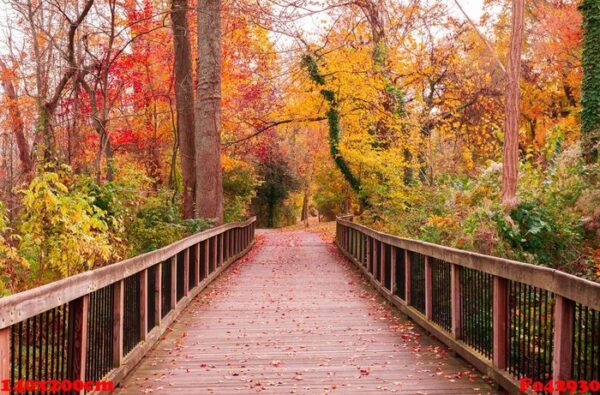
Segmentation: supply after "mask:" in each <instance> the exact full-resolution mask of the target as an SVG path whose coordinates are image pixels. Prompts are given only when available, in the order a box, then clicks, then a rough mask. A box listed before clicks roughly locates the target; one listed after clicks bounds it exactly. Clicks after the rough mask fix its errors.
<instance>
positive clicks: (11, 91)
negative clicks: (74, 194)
mask: <svg viewBox="0 0 600 395" xmlns="http://www.w3.org/2000/svg"><path fill="white" fill-rule="evenodd" d="M0 68H1V71H2V89H4V93H5V94H6V98H7V103H6V107H7V108H8V118H9V121H10V128H11V130H12V132H13V134H14V136H15V140H16V142H17V149H18V150H19V160H20V161H21V171H22V173H23V175H24V176H25V177H26V178H27V177H29V176H30V175H31V173H32V171H33V159H32V158H31V152H30V150H29V144H27V139H26V138H25V126H24V124H23V118H22V116H21V109H20V108H19V102H18V98H17V92H16V91H15V86H14V85H13V83H12V81H11V80H10V78H9V73H8V68H7V67H6V65H5V64H4V62H2V61H1V60H0Z"/></svg>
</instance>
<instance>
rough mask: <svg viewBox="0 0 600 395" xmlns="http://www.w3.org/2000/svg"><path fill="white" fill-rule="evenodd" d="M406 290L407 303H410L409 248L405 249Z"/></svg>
mask: <svg viewBox="0 0 600 395" xmlns="http://www.w3.org/2000/svg"><path fill="white" fill-rule="evenodd" d="M404 292H405V293H406V295H405V301H406V304H407V305H410V302H411V295H410V254H409V253H408V250H404Z"/></svg>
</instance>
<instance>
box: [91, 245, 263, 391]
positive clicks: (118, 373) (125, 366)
mask: <svg viewBox="0 0 600 395" xmlns="http://www.w3.org/2000/svg"><path fill="white" fill-rule="evenodd" d="M253 244H254V243H252V244H251V245H249V246H248V248H246V249H245V250H243V251H241V252H240V253H239V254H237V255H235V256H232V259H231V260H230V261H228V262H227V264H225V265H224V266H222V267H220V268H219V269H218V270H217V271H216V272H215V273H213V274H211V275H210V276H208V277H207V278H206V279H205V281H203V282H202V283H200V284H199V285H198V286H197V287H196V288H194V289H193V290H191V291H190V296H189V297H187V298H183V299H182V300H181V302H180V303H179V304H178V305H177V307H175V309H174V310H172V311H171V312H169V314H167V315H166V316H165V318H164V319H163V320H161V325H157V326H156V327H154V329H152V331H150V332H149V333H148V337H147V339H146V341H144V342H140V343H139V344H138V345H137V346H136V347H135V348H134V349H133V350H132V351H131V352H130V353H128V354H127V356H126V357H125V358H124V360H123V363H122V365H121V366H120V367H118V368H116V369H113V370H112V371H111V372H110V373H108V374H107V375H106V376H105V377H104V378H103V379H104V380H106V381H112V382H114V384H115V386H116V385H117V384H119V383H120V382H121V381H122V380H123V379H124V378H125V377H126V376H127V375H128V374H129V373H130V372H131V371H132V370H133V369H134V368H135V367H136V366H137V365H138V363H139V362H140V360H142V358H143V357H144V356H145V355H146V354H147V353H148V352H149V351H150V350H151V349H152V348H153V347H154V345H155V344H156V343H157V342H158V341H159V339H160V338H161V337H162V336H163V335H164V333H165V332H166V331H167V330H168V329H169V326H170V325H171V324H172V323H173V322H174V321H175V319H176V318H177V317H179V316H180V314H181V313H182V312H183V311H184V310H185V308H186V307H187V306H188V304H189V303H190V302H191V301H192V300H193V299H194V298H195V297H196V296H197V295H198V294H199V293H200V292H202V291H203V290H204V289H206V287H207V286H208V285H209V284H211V283H212V282H213V281H214V280H215V279H217V278H218V277H219V276H220V275H221V273H222V272H223V271H225V270H226V269H227V268H228V267H229V266H230V265H231V264H233V263H234V262H235V261H236V260H237V259H239V258H240V257H242V256H244V255H245V254H246V253H248V251H250V249H251V248H252V246H253ZM159 272H160V270H159ZM159 300H160V299H159ZM159 312H160V311H159ZM191 392H192V393H193V391H191Z"/></svg>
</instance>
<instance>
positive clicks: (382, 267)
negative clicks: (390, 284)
mask: <svg viewBox="0 0 600 395" xmlns="http://www.w3.org/2000/svg"><path fill="white" fill-rule="evenodd" d="M379 282H380V283H381V286H382V287H383V288H385V243H384V242H383V241H382V242H380V243H379Z"/></svg>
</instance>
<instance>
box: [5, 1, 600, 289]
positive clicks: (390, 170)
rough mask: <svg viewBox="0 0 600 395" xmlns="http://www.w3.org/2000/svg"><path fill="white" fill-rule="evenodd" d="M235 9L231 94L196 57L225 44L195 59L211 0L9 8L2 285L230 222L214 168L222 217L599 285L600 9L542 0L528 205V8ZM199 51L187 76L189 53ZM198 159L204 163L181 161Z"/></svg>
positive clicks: (224, 47)
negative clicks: (509, 103) (390, 239)
mask: <svg viewBox="0 0 600 395" xmlns="http://www.w3.org/2000/svg"><path fill="white" fill-rule="evenodd" d="M217 3H219V2H211V4H212V6H213V8H212V9H211V10H212V11H211V12H217V11H219V12H220V15H221V18H220V22H221V24H220V29H221V34H220V41H219V44H220V46H221V50H220V55H221V59H220V67H221V72H220V73H219V76H220V91H219V92H220V97H219V98H217V97H216V96H218V94H217V93H214V92H217V90H214V92H213V93H214V94H210V92H209V93H207V91H200V90H198V89H197V88H198V83H199V81H205V82H206V76H207V75H209V74H208V72H207V71H206V70H205V69H203V68H199V67H198V65H199V63H198V62H197V61H198V59H199V50H200V51H207V50H210V48H213V47H214V45H212V44H211V45H212V46H211V45H209V46H208V47H207V46H206V45H200V46H199V45H198V44H199V41H198V37H199V36H198V32H204V33H203V34H207V32H206V30H207V29H206V26H198V22H199V21H201V20H202V18H200V19H199V18H198V11H197V10H198V7H203V6H206V4H204V3H199V4H197V3H196V2H195V1H187V2H186V1H182V0H178V1H176V2H173V4H171V3H168V4H167V3H161V2H154V1H151V0H125V1H123V2H117V1H115V0H109V1H105V2H97V1H94V0H87V1H85V0H68V1H66V2H62V3H60V4H59V3H56V2H44V1H42V2H38V1H33V0H27V1H16V0H14V1H13V0H10V1H8V3H7V10H6V12H7V13H8V15H9V16H10V17H11V20H12V21H14V25H13V26H10V28H9V29H7V31H6V33H5V35H4V37H3V39H2V40H3V43H4V46H3V51H2V55H1V56H0V79H1V82H2V91H1V100H2V103H3V106H2V108H1V109H0V113H1V117H0V122H1V124H2V130H3V131H4V133H3V135H2V140H1V141H0V158H2V161H1V166H0V187H1V195H0V197H1V200H2V210H1V211H2V213H1V215H0V275H1V276H2V277H1V278H0V292H14V291H17V290H19V289H22V288H23V287H24V284H26V283H28V284H30V283H32V282H33V283H34V284H41V283H44V282H47V281H51V280H54V279H56V278H60V277H63V276H66V275H71V274H73V273H77V272H79V271H82V270H87V269H89V268H93V267H97V266H101V265H105V264H110V263H112V262H115V261H117V260H119V259H122V258H124V257H127V256H131V255H134V254H137V253H140V252H143V251H147V250H150V249H154V248H157V247H160V246H161V245H164V244H166V243H169V242H172V241H174V240H176V239H178V238H180V237H183V236H184V235H186V234H189V233H190V232H194V231H197V230H200V229H204V228H205V227H208V226H211V225H212V223H213V222H212V221H214V218H193V217H195V216H196V217H197V216H198V215H194V214H199V213H200V211H199V210H196V211H194V210H193V208H194V206H193V204H194V200H198V197H199V195H200V198H201V197H203V196H204V195H205V194H204V193H203V192H201V191H204V190H208V189H206V185H205V184H204V183H207V182H208V181H207V180H208V179H210V178H212V177H211V175H212V174H214V175H215V177H214V178H215V179H216V178H217V177H216V175H217V174H218V175H219V177H221V176H222V193H221V192H220V191H219V188H217V190H215V191H216V192H215V193H217V195H215V196H217V197H222V199H223V207H222V212H223V216H224V220H225V221H233V220H239V219H242V218H244V217H246V216H248V215H251V214H257V215H258V216H259V223H261V224H263V225H265V226H283V225H289V224H292V223H294V222H296V221H298V220H299V219H300V217H301V216H303V217H304V218H306V217H307V216H314V215H319V216H320V218H321V219H323V220H327V219H329V220H331V219H333V218H334V217H335V215H336V214H339V213H342V212H354V213H355V214H357V215H360V216H361V217H360V220H361V221H363V222H365V223H368V224H369V225H372V226H375V227H378V228H381V229H385V230H386V231H390V232H393V233H397V234H401V235H403V236H406V237H412V238H421V239H425V240H429V241H432V242H436V243H443V244H447V245H451V246H455V247H458V248H464V249H470V250H476V251H481V252H485V253H490V254H496V255H501V256H506V257H511V258H516V259H520V260H526V261H529V262H532V263H536V264H543V265H547V266H552V267H557V268H561V269H563V270H568V271H571V272H574V273H577V274H580V275H584V276H587V277H589V278H596V275H597V272H598V271H599V270H600V262H599V260H600V240H599V239H600V211H599V210H598V207H600V188H599V185H598V184H599V181H598V180H599V173H600V167H599V165H598V156H597V150H598V147H597V145H598V139H597V131H598V127H597V126H598V125H597V123H598V122H597V119H598V118H599V114H598V109H597V97H596V96H598V89H597V88H598V87H597V86H596V85H598V84H597V82H596V80H597V78H598V77H597V75H596V74H598V73H597V72H596V70H597V69H598V67H600V66H599V64H600V59H599V58H598V56H597V55H598V54H597V53H596V52H597V51H596V47H597V46H598V40H597V39H596V38H597V37H596V36H597V35H598V32H597V31H598V29H600V27H599V26H600V25H599V24H600V22H599V20H598V15H597V14H598V9H597V8H598V7H597V6H596V5H595V2H594V1H582V2H579V1H570V0H569V1H556V0H544V1H536V2H526V9H525V16H524V22H523V26H522V27H523V37H524V39H523V40H522V43H521V48H520V62H521V66H520V67H519V68H518V69H519V71H520V78H519V79H518V85H519V86H518V93H519V95H520V105H519V106H518V108H516V109H514V108H513V109H514V110H515V111H517V112H518V113H515V116H516V118H515V119H514V121H515V122H513V124H514V123H516V126H517V133H518V136H516V137H517V138H516V141H514V143H515V145H516V150H517V157H516V159H517V162H516V163H515V166H516V167H515V170H518V178H517V181H516V199H515V201H514V204H512V205H511V206H510V207H507V206H506V205H502V204H501V199H502V190H501V185H502V172H503V146H504V145H505V142H506V126H505V122H504V120H505V108H506V106H505V96H506V95H505V93H506V88H507V85H506V81H507V78H506V74H505V73H506V71H505V68H504V67H503V66H502V65H507V64H508V63H509V62H508V58H509V51H510V48H511V45H510V42H511V21H512V12H513V7H512V2H508V1H499V0H487V1H486V2H485V6H484V9H483V14H482V16H481V18H476V19H475V21H474V23H475V24H476V26H475V27H476V28H477V30H476V29H474V28H473V26H472V25H471V24H469V23H468V22H467V21H466V20H465V18H464V17H463V15H462V14H461V13H460V12H458V11H457V9H456V7H455V6H454V2H452V1H445V0H435V1H410V2H403V1H396V0H385V1H372V0H360V1H359V0H356V1H349V2H340V1H335V0H327V1H323V2H315V3H314V4H313V3H312V2H311V4H304V5H301V4H299V2H286V3H285V4H283V3H282V4H277V5H275V4H270V5H269V6H266V5H265V4H264V3H263V2H257V1H254V0H243V1H229V0H228V1H223V2H220V7H218V8H215V7H216V6H215V4H217ZM300 3H301V2H300ZM464 3H466V2H464ZM172 10H175V11H176V12H175V13H172ZM315 22H316V23H315ZM173 23H176V24H178V26H186V29H187V30H188V33H186V34H180V35H177V34H176V33H177V32H178V31H180V30H177V29H175V30H174V26H173ZM203 27H204V29H202V28H203ZM176 28H177V26H176ZM213 30H214V29H213ZM478 31H479V33H478ZM174 32H175V36H174ZM208 33H210V32H208ZM482 36H483V39H482ZM174 39H176V40H178V41H176V42H177V43H178V44H177V45H178V47H174ZM186 40H188V41H187V44H189V47H188V46H186V45H187V44H186ZM207 43H208V42H205V41H202V40H200V44H207ZM513 44H514V43H513ZM513 47H516V45H513ZM187 52H189V53H190V55H191V56H190V59H189V60H190V62H187V63H185V64H183V69H182V70H183V71H182V73H179V74H178V73H177V66H181V65H182V64H181V63H177V62H175V56H176V54H178V55H177V56H185V54H186V53H187ZM181 54H183V55H181ZM202 59H204V58H202ZM190 67H191V73H190V70H189V68H190ZM180 71H181V70H180ZM186 78H188V80H187V81H188V82H189V84H188V85H186V86H185V92H186V93H185V95H182V96H181V95H178V94H177V92H176V87H177V86H179V87H181V81H186ZM214 80H215V77H214V75H212V77H211V78H209V79H208V82H211V81H212V82H215V81H214ZM513 82H514V81H513ZM215 84H216V82H215ZM211 86H212V87H216V85H214V86H213V85H211ZM514 86H515V84H513V87H514ZM215 89H216V88H215ZM180 93H181V92H180ZM199 93H202V96H201V97H200V96H199ZM186 95H187V96H186ZM185 97H191V101H187V102H186V101H185ZM200 98H201V99H202V100H204V101H203V102H202V103H205V102H206V101H207V100H208V101H209V102H210V106H212V108H213V110H215V111H212V112H211V114H212V115H215V114H216V113H219V114H220V121H219V122H218V123H217V124H214V125H213V124H211V123H210V122H208V121H207V120H206V119H205V120H203V122H204V124H203V125H204V126H202V127H200V128H199V127H198V122H199V121H198V116H197V115H198V114H201V113H202V111H203V110H205V109H206V108H208V107H209V105H208V104H200V103H201V102H200V101H199V99H200ZM178 100H179V102H178ZM217 102H219V103H220V105H217V104H215V103H217ZM513 107H514V106H513ZM217 109H218V111H216V110H217ZM184 111H187V114H188V115H189V114H190V112H192V111H195V115H196V117H195V118H196V119H194V117H185V116H184ZM217 118H218V117H216V118H211V119H217ZM213 123H214V122H213ZM207 125H208V126H207ZM192 126H195V131H194V133H195V135H194V136H190V135H184V134H182V133H183V132H184V130H187V131H189V130H191V129H192ZM213 126H214V128H213ZM207 128H213V129H211V130H213V132H214V131H217V132H214V133H213V140H214V138H216V137H219V136H220V146H221V150H220V157H218V155H217V158H213V159H214V160H211V161H210V165H211V166H217V167H216V169H220V170H222V171H217V170H215V171H212V170H210V171H207V169H209V168H210V167H209V163H208V162H203V160H205V159H202V158H205V157H204V156H202V155H203V154H201V151H202V147H203V146H204V145H203V144H204V143H202V141H205V140H198V139H196V140H194V139H190V137H195V138H197V137H198V136H199V133H200V132H201V131H202V130H206V129H207ZM219 130H220V132H219ZM215 133H218V134H217V135H215ZM213 140H211V141H213ZM199 141H200V143H199ZM192 142H194V144H192ZM213 142H214V141H213ZM192 146H193V147H192ZM182 155H183V156H182ZM190 155H194V158H193V159H194V161H195V162H194V163H193V164H191V165H192V166H195V167H190V163H187V164H184V163H182V160H181V158H182V157H184V158H185V157H188V158H189V157H190ZM199 158H200V159H199ZM217 159H218V160H217ZM219 161H220V164H219ZM215 164H216V165H215ZM505 168H506V167H504V169H505ZM198 169H200V171H199V172H198ZM198 174H200V176H198ZM190 180H195V183H192V181H190ZM219 182H220V181H219ZM186 185H188V186H189V185H192V187H191V189H190V188H188V187H186ZM186 188H187V189H186ZM203 188H204V189H203ZM199 191H200V192H199ZM211 191H212V190H211ZM211 193H212V192H211ZM209 200H211V201H212V200H215V201H216V200H218V199H217V198H215V199H212V198H211V199H209Z"/></svg>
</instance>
